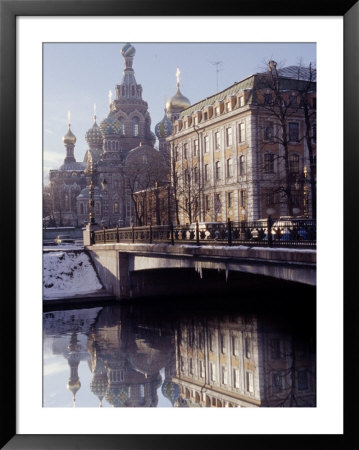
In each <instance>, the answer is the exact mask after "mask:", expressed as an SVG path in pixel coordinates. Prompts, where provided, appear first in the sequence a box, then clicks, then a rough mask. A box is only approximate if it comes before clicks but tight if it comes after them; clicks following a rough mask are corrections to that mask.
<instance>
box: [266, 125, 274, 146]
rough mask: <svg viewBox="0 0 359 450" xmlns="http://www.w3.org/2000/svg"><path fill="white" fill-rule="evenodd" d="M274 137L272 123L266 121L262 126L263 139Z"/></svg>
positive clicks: (271, 139) (269, 139)
mask: <svg viewBox="0 0 359 450" xmlns="http://www.w3.org/2000/svg"><path fill="white" fill-rule="evenodd" d="M273 137H274V125H273V123H272V122H268V123H266V124H265V126H264V139H265V140H266V141H271V142H272V141H273Z"/></svg>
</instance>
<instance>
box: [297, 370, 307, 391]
mask: <svg viewBox="0 0 359 450" xmlns="http://www.w3.org/2000/svg"><path fill="white" fill-rule="evenodd" d="M308 387H309V385H308V373H307V370H298V391H306V390H307V389H308Z"/></svg>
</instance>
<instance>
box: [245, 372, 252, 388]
mask: <svg viewBox="0 0 359 450" xmlns="http://www.w3.org/2000/svg"><path fill="white" fill-rule="evenodd" d="M246 390H247V392H253V374H252V372H246Z"/></svg>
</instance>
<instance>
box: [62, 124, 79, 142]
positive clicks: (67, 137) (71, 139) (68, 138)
mask: <svg viewBox="0 0 359 450" xmlns="http://www.w3.org/2000/svg"><path fill="white" fill-rule="evenodd" d="M62 140H63V141H64V143H65V144H75V142H76V136H75V135H74V134H73V132H72V131H71V128H70V124H69V129H68V130H67V133H66V134H65V136H64V137H63V138H62Z"/></svg>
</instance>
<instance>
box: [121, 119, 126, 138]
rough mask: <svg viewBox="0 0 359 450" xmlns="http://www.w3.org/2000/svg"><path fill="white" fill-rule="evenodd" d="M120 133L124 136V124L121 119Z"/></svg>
mask: <svg viewBox="0 0 359 450" xmlns="http://www.w3.org/2000/svg"><path fill="white" fill-rule="evenodd" d="M120 135H121V136H124V135H125V124H124V123H123V120H122V119H121V120H120Z"/></svg>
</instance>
